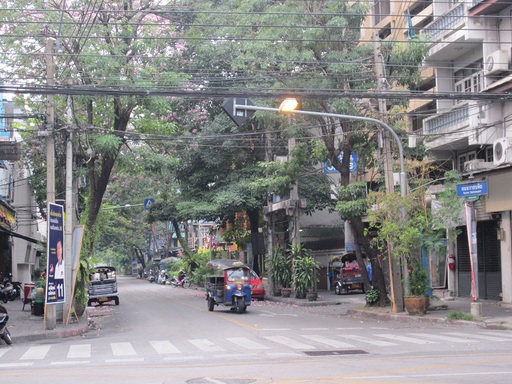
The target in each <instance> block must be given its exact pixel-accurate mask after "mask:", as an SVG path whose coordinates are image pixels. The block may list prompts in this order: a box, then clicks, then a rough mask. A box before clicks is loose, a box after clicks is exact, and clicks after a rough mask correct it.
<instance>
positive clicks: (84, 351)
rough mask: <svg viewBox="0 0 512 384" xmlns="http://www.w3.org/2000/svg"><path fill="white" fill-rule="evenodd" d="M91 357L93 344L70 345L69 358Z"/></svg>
mask: <svg viewBox="0 0 512 384" xmlns="http://www.w3.org/2000/svg"><path fill="white" fill-rule="evenodd" d="M87 357H91V344H79V345H72V346H70V347H69V351H68V359H83V358H87Z"/></svg>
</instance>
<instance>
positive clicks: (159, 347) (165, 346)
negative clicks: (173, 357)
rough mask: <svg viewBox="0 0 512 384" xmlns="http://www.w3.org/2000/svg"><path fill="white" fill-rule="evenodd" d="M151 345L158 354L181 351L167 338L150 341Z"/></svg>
mask: <svg viewBox="0 0 512 384" xmlns="http://www.w3.org/2000/svg"><path fill="white" fill-rule="evenodd" d="M149 343H150V344H151V346H152V347H153V348H154V349H155V351H157V352H158V353H159V354H160V355H170V354H172V353H181V351H180V350H179V349H178V348H176V347H175V346H174V345H172V344H171V342H170V341H168V340H162V341H150V342H149Z"/></svg>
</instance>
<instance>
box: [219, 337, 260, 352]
mask: <svg viewBox="0 0 512 384" xmlns="http://www.w3.org/2000/svg"><path fill="white" fill-rule="evenodd" d="M227 340H228V341H231V342H232V343H234V344H236V345H239V346H240V347H244V348H246V349H250V350H255V349H270V347H268V346H266V345H263V344H260V343H257V342H256V341H253V340H250V339H248V338H246V337H228V338H227Z"/></svg>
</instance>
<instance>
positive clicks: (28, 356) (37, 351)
mask: <svg viewBox="0 0 512 384" xmlns="http://www.w3.org/2000/svg"><path fill="white" fill-rule="evenodd" d="M49 350H50V346H49V345H37V346H34V347H30V348H29V349H28V351H27V352H25V353H24V354H23V356H21V358H20V360H42V359H44V358H45V357H46V354H47V353H48V351H49Z"/></svg>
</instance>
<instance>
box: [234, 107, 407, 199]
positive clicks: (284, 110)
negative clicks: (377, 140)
mask: <svg viewBox="0 0 512 384" xmlns="http://www.w3.org/2000/svg"><path fill="white" fill-rule="evenodd" d="M239 100H240V99H234V101H230V102H229V106H230V107H231V105H232V108H233V109H232V110H230V109H231V108H226V107H225V108H224V110H225V111H226V112H227V113H228V115H229V116H230V117H231V118H232V119H233V117H237V118H238V119H240V117H241V114H240V112H239V111H268V112H278V113H294V114H298V115H309V116H319V117H334V118H338V119H347V120H362V121H368V122H371V123H375V124H378V125H380V126H381V127H382V128H384V129H385V130H387V131H388V132H389V133H390V134H391V136H393V138H394V139H395V141H396V144H397V146H398V153H399V158H400V194H401V196H402V197H405V196H406V195H407V175H406V174H405V166H404V149H403V146H402V143H401V142H400V138H399V137H398V135H397V134H396V132H395V131H394V130H393V128H391V127H390V126H389V125H387V124H386V123H385V122H383V121H381V120H378V119H374V118H372V117H366V116H355V115H344V114H340V113H327V112H313V111H303V110H300V109H295V108H296V107H297V100H295V99H292V98H287V99H285V100H284V101H283V102H282V103H281V105H280V106H279V108H270V107H258V106H256V105H251V103H250V102H248V101H247V99H241V100H244V101H245V104H237V101H239ZM226 104H227V103H226ZM226 104H224V105H225V106H226ZM228 109H229V110H228ZM244 117H249V116H248V115H244ZM242 122H243V121H242ZM235 123H236V124H237V125H241V122H240V120H238V121H235Z"/></svg>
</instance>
